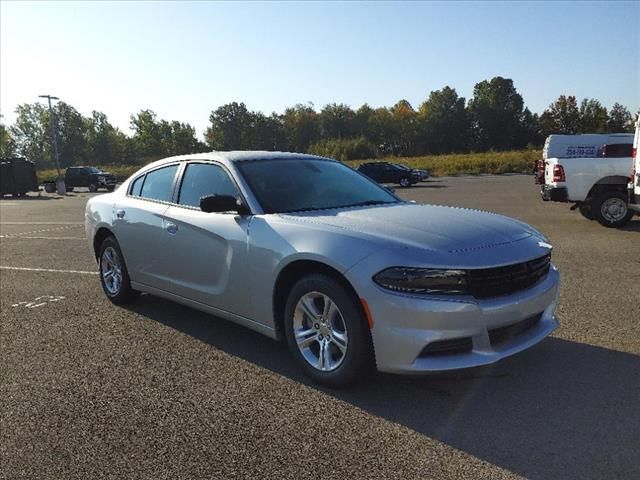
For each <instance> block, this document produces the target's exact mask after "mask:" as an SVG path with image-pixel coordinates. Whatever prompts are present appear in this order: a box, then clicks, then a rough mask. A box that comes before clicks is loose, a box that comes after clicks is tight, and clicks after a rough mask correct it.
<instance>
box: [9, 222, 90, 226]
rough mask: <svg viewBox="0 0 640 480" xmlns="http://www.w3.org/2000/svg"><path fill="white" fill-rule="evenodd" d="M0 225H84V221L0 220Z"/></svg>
mask: <svg viewBox="0 0 640 480" xmlns="http://www.w3.org/2000/svg"><path fill="white" fill-rule="evenodd" d="M0 225H84V222H0Z"/></svg>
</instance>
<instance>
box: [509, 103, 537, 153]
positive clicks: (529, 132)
mask: <svg viewBox="0 0 640 480" xmlns="http://www.w3.org/2000/svg"><path fill="white" fill-rule="evenodd" d="M543 143H544V136H543V135H542V133H541V132H540V117H539V115H538V114H537V113H531V111H530V110H529V109H528V108H525V109H524V110H523V111H522V116H521V117H520V132H519V135H518V137H517V139H516V143H515V145H514V146H515V148H524V147H527V146H534V147H535V146H540V145H542V144H543Z"/></svg>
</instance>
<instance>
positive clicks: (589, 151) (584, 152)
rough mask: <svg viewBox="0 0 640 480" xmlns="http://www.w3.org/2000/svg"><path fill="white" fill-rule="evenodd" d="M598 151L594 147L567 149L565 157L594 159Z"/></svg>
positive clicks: (583, 146) (581, 146)
mask: <svg viewBox="0 0 640 480" xmlns="http://www.w3.org/2000/svg"><path fill="white" fill-rule="evenodd" d="M597 153H598V150H597V147H595V146H594V145H580V146H575V147H567V157H595V156H597Z"/></svg>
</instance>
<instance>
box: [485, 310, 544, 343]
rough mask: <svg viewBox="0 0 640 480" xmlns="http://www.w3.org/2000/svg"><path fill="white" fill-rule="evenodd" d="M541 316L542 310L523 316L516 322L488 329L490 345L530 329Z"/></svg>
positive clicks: (507, 339)
mask: <svg viewBox="0 0 640 480" xmlns="http://www.w3.org/2000/svg"><path fill="white" fill-rule="evenodd" d="M541 318H542V312H540V313H537V314H535V315H532V316H531V317H528V318H525V319H524V320H521V321H519V322H517V323H512V324H511V325H506V326H504V327H498V328H494V329H492V330H489V341H490V342H491V345H498V344H500V343H504V342H507V341H509V340H511V339H512V338H514V337H516V336H518V335H520V334H522V333H524V332H526V331H527V330H530V329H532V328H533V327H534V326H536V325H537V323H538V322H539V321H540V319H541Z"/></svg>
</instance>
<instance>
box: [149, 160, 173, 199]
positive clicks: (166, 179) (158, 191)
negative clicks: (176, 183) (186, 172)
mask: <svg viewBox="0 0 640 480" xmlns="http://www.w3.org/2000/svg"><path fill="white" fill-rule="evenodd" d="M177 171H178V165H172V166H170V167H164V168H159V169H158V170H154V171H153V172H149V173H147V176H146V179H145V181H144V184H143V185H142V191H141V193H140V196H141V197H143V198H149V199H151V200H160V201H163V202H170V201H171V198H172V196H173V179H174V178H175V176H176V172H177Z"/></svg>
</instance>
